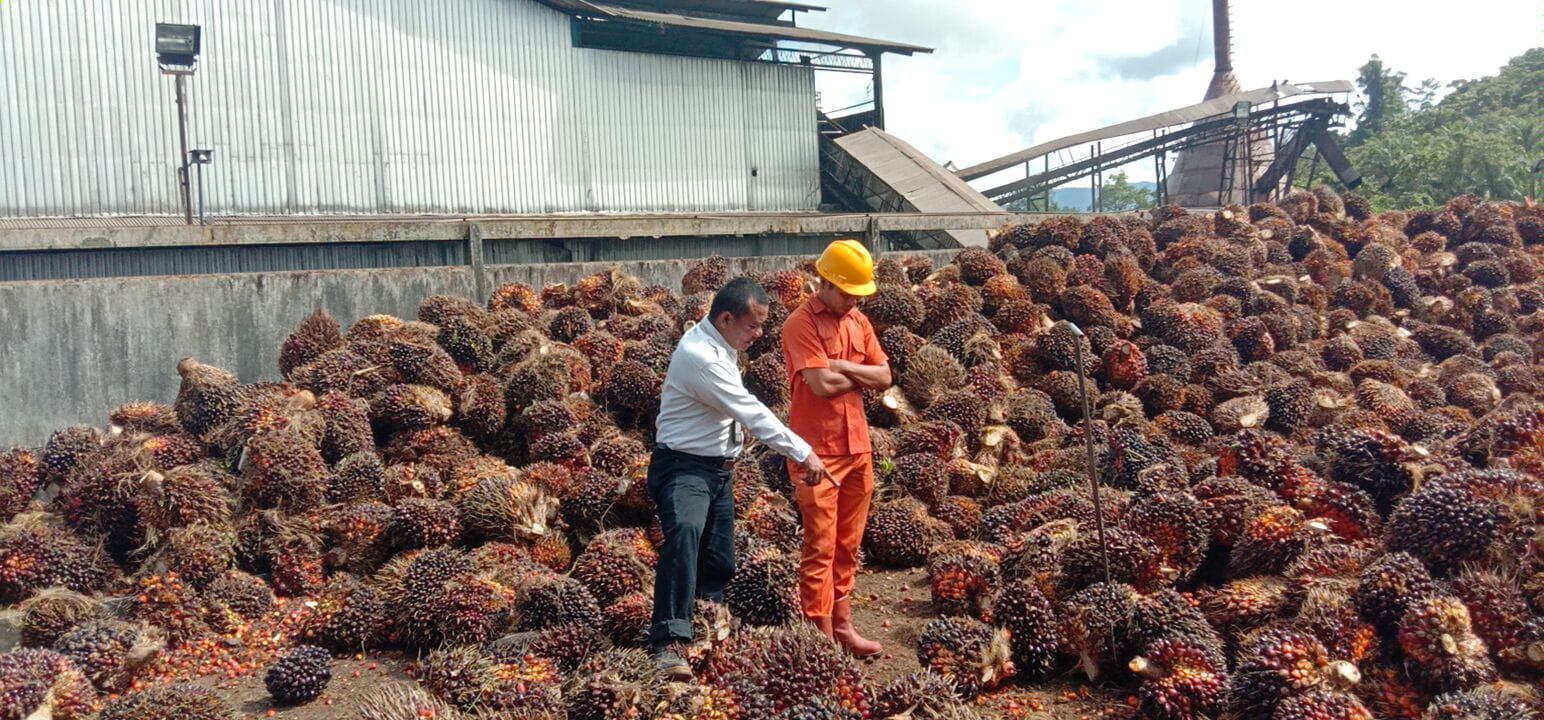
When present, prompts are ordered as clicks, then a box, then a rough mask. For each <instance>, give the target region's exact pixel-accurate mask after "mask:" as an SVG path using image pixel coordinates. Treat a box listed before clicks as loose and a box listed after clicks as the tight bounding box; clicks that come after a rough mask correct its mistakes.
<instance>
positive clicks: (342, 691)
mask: <svg viewBox="0 0 1544 720" xmlns="http://www.w3.org/2000/svg"><path fill="white" fill-rule="evenodd" d="M855 596H856V597H855V599H856V602H855V603H854V605H855V612H854V617H855V622H856V623H857V625H858V631H859V632H860V633H862V634H863V635H865V636H867V637H869V638H872V639H875V640H878V641H879V642H881V643H884V645H885V652H884V654H883V655H882V656H881V657H879V658H877V659H875V660H870V661H866V662H865V663H864V668H865V670H866V673H867V675H868V677H869V679H870V681H871V682H872V683H873V684H874V685H876V686H883V685H884V684H886V683H888V682H890V681H891V680H893V679H894V678H896V677H899V676H901V675H904V674H906V673H909V672H913V671H916V670H918V669H920V666H919V665H918V664H917V656H916V650H915V642H916V638H917V637H918V635H919V634H920V633H921V631H922V627H923V626H924V625H925V624H926V623H927V621H928V620H930V619H932V618H933V617H934V614H933V612H932V608H931V603H930V601H929V593H928V584H927V573H926V572H925V571H924V570H922V569H920V568H919V569H914V570H889V569H865V570H863V571H862V572H861V573H860V575H859V577H858V586H857V590H856V593H855ZM409 660H411V658H406V659H404V658H403V657H401V656H400V655H397V654H380V655H370V656H367V657H364V658H363V659H355V658H346V659H339V660H336V661H335V662H334V663H333V680H332V683H331V684H330V685H328V687H327V692H326V693H325V694H323V696H322V697H321V698H319V699H317V700H316V701H314V702H312V703H309V704H307V705H302V706H299V707H291V708H272V710H273V713H274V714H273V717H278V718H287V719H289V720H322V719H325V718H352V717H354V711H355V709H356V706H355V703H356V702H357V699H358V697H359V696H360V695H361V694H363V693H364V692H366V691H368V690H370V689H371V688H374V687H377V686H379V685H381V684H384V683H391V682H412V681H411V680H410V679H409V678H408V677H407V675H406V667H407V664H408V661H409ZM1076 680H1077V678H1074V677H1063V678H1053V679H1051V680H1046V681H1038V682H1034V683H1021V682H1018V681H1009V683H1007V684H1006V685H1004V686H1002V687H999V688H997V689H995V690H992V691H989V692H987V693H986V694H984V695H983V696H982V697H981V698H980V699H979V700H978V701H977V706H978V709H979V710H980V711H981V713H982V715H983V716H984V717H989V718H1027V719H1029V720H1082V719H1084V718H1089V719H1094V718H1097V717H1098V716H1099V713H1100V711H1101V710H1102V709H1103V708H1105V707H1108V706H1110V705H1113V704H1119V703H1121V702H1122V701H1123V700H1124V698H1125V696H1126V691H1124V690H1120V689H1115V690H1111V689H1101V688H1097V687H1087V686H1086V684H1085V683H1078V682H1076ZM200 682H201V683H202V684H205V685H209V686H211V687H215V688H217V689H218V690H219V691H220V692H221V694H222V695H223V696H224V697H225V698H226V701H227V703H228V704H229V705H230V706H231V707H232V708H233V709H236V710H237V711H238V712H239V713H240V714H241V715H242V716H243V717H254V718H257V717H267V716H268V712H269V710H270V709H271V706H270V703H269V698H268V692H267V690H265V689H264V688H263V680H262V676H261V674H260V673H259V674H253V675H247V676H243V677H238V678H236V679H221V680H218V681H217V680H215V679H212V678H205V679H203V680H201V681H200Z"/></svg>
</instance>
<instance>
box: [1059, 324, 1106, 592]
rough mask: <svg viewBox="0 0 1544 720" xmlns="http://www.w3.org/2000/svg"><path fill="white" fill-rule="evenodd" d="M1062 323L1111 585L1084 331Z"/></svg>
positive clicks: (1102, 556) (1096, 520)
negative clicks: (1068, 333)
mask: <svg viewBox="0 0 1544 720" xmlns="http://www.w3.org/2000/svg"><path fill="white" fill-rule="evenodd" d="M1062 322H1063V323H1066V325H1067V327H1068V329H1070V330H1072V336H1073V344H1075V345H1076V346H1077V347H1076V348H1075V351H1074V353H1073V356H1074V357H1076V358H1077V362H1076V363H1074V364H1075V365H1077V366H1078V398H1079V399H1080V400H1082V402H1083V446H1084V448H1085V449H1086V450H1087V451H1088V490H1089V493H1091V494H1092V495H1093V500H1094V527H1095V528H1097V529H1098V531H1099V560H1100V562H1102V563H1103V564H1104V581H1105V582H1106V583H1109V582H1111V579H1110V578H1111V576H1110V543H1109V540H1107V539H1106V538H1105V535H1104V502H1103V501H1102V500H1101V499H1100V496H1099V471H1098V468H1097V467H1096V466H1095V461H1094V427H1093V420H1092V418H1091V417H1090V416H1091V415H1092V413H1091V412H1090V410H1089V408H1088V378H1086V377H1084V374H1083V329H1082V328H1080V327H1078V326H1077V325H1076V324H1074V323H1073V322H1072V321H1071V320H1063V321H1062ZM1090 351H1092V350H1090Z"/></svg>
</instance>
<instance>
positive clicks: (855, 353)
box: [832, 323, 868, 365]
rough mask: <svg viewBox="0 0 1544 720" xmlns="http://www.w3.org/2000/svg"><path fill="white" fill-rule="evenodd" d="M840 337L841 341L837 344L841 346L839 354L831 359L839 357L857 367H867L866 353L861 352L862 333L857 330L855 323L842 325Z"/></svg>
mask: <svg viewBox="0 0 1544 720" xmlns="http://www.w3.org/2000/svg"><path fill="white" fill-rule="evenodd" d="M840 335H841V338H842V341H841V343H839V344H840V345H842V346H843V347H842V348H841V354H839V355H833V356H832V357H839V358H842V359H843V360H846V361H848V362H854V363H858V364H859V365H867V364H868V353H866V352H864V351H863V333H862V331H861V330H859V328H858V325H857V323H843V324H842V329H841V333H840Z"/></svg>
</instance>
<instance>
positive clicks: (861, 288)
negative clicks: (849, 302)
mask: <svg viewBox="0 0 1544 720" xmlns="http://www.w3.org/2000/svg"><path fill="white" fill-rule="evenodd" d="M828 279H829V278H828ZM831 284H832V285H835V286H837V287H839V288H841V289H842V292H844V293H847V294H848V295H852V296H853V297H868V296H870V295H873V294H874V292H875V291H877V290H878V289H879V287H878V286H877V285H875V284H874V281H873V280H870V281H868V282H866V283H863V284H862V285H853V284H851V283H840V282H837V281H835V280H832V281H831Z"/></svg>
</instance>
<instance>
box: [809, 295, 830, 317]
mask: <svg viewBox="0 0 1544 720" xmlns="http://www.w3.org/2000/svg"><path fill="white" fill-rule="evenodd" d="M804 302H806V303H809V306H810V310H811V311H813V312H814V313H815V314H816V315H819V314H820V313H828V314H829V313H830V312H831V308H828V307H826V304H825V303H823V302H821V301H820V296H819V295H810V296H809V297H807V298H804Z"/></svg>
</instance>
